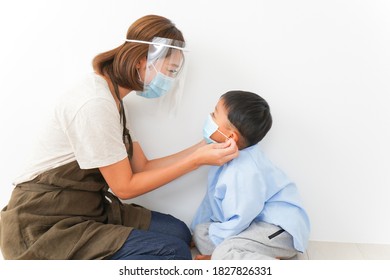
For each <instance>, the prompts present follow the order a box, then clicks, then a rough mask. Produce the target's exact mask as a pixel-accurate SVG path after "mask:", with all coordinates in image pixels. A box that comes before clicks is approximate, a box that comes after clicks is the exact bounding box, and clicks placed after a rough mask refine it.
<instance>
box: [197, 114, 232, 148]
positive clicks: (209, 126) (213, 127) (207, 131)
mask: <svg viewBox="0 0 390 280" xmlns="http://www.w3.org/2000/svg"><path fill="white" fill-rule="evenodd" d="M216 131H218V132H219V133H221V134H222V135H223V136H225V138H226V139H229V137H227V136H226V135H225V134H223V133H222V132H221V131H220V130H219V129H218V125H217V124H216V123H215V122H214V120H213V118H212V117H211V115H210V114H209V115H208V116H207V119H206V121H205V123H204V125H203V138H204V140H205V141H206V143H207V144H211V143H217V142H216V141H214V140H213V139H211V135H213V134H214V132H216Z"/></svg>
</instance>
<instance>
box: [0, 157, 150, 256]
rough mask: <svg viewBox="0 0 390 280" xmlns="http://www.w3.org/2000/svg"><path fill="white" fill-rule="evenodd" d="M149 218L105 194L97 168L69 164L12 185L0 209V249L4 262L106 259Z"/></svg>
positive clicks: (147, 213) (138, 208)
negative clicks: (5, 205)
mask: <svg viewBox="0 0 390 280" xmlns="http://www.w3.org/2000/svg"><path fill="white" fill-rule="evenodd" d="M150 219H151V212H150V210H148V209H145V208H143V207H141V206H138V205H135V204H124V203H122V202H121V201H120V200H119V199H118V198H117V197H116V196H115V195H114V194H112V193H111V192H109V191H108V186H107V184H106V182H105V181H104V179H103V176H102V175H101V173H100V172H99V170H98V169H97V168H96V169H87V170H82V169H80V167H79V165H78V164H77V162H76V161H74V162H71V163H68V164H66V165H64V166H60V167H57V168H55V169H52V170H50V171H47V172H45V173H43V174H41V175H39V176H38V177H36V178H35V179H34V180H32V181H29V182H25V183H22V184H19V185H17V186H16V187H15V189H14V190H13V192H12V196H11V199H10V201H9V203H8V205H7V207H5V208H4V209H3V210H2V211H1V220H0V246H1V250H2V253H3V256H4V258H5V259H39V260H45V259H60V260H63V259H79V260H80V259H105V258H109V257H110V256H111V255H113V254H114V253H115V252H116V251H117V250H119V248H120V247H121V246H122V245H123V243H124V242H125V240H126V238H127V237H128V235H129V234H130V232H131V230H132V229H133V228H137V229H148V228H149V224H150Z"/></svg>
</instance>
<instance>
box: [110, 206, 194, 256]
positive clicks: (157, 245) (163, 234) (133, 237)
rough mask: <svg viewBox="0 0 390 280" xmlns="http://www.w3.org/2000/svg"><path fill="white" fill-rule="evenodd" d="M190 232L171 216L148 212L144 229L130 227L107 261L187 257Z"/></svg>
mask: <svg viewBox="0 0 390 280" xmlns="http://www.w3.org/2000/svg"><path fill="white" fill-rule="evenodd" d="M190 241H191V232H190V230H189V229H188V227H187V225H186V224H185V223H184V222H182V221H180V220H179V219H176V218H175V217H173V216H171V215H166V214H162V213H159V212H154V211H152V220H151V222H150V226H149V229H148V230H138V229H133V230H132V231H131V233H130V234H129V236H128V237H127V239H126V241H125V243H124V244H123V246H122V247H121V248H120V249H119V250H118V251H117V252H116V253H115V254H114V255H112V256H111V258H110V259H111V260H191V259H192V256H191V251H190V247H189V245H190Z"/></svg>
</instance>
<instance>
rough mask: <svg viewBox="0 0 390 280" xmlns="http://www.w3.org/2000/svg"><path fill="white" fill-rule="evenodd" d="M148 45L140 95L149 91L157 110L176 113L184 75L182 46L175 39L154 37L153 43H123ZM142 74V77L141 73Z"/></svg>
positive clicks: (180, 42) (183, 49)
mask: <svg viewBox="0 0 390 280" xmlns="http://www.w3.org/2000/svg"><path fill="white" fill-rule="evenodd" d="M126 41H130V42H135V43H144V44H148V45H149V50H148V54H147V62H146V69H145V72H144V73H145V74H144V77H142V76H140V80H141V81H142V82H143V83H144V85H143V92H149V93H150V92H152V93H150V94H149V96H150V97H151V98H154V99H157V100H156V101H157V102H158V103H159V105H158V107H159V109H160V110H161V109H163V111H170V112H172V111H175V110H176V109H177V105H178V104H179V102H180V100H181V97H182V95H183V86H184V80H185V73H186V69H185V68H186V67H185V66H186V63H185V55H186V52H187V50H186V49H185V48H184V46H185V43H184V42H182V41H178V40H173V39H167V38H161V37H155V38H153V40H152V42H147V41H137V40H126ZM141 75H142V74H141Z"/></svg>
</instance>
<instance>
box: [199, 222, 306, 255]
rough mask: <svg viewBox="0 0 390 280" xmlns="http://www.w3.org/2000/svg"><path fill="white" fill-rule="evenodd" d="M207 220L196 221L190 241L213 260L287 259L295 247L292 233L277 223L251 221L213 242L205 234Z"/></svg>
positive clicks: (294, 253) (295, 251)
mask: <svg viewBox="0 0 390 280" xmlns="http://www.w3.org/2000/svg"><path fill="white" fill-rule="evenodd" d="M209 226H210V223H207V224H199V225H197V226H196V228H195V230H194V236H193V239H194V242H195V245H196V247H197V249H198V250H199V252H200V253H201V254H202V255H211V259H213V260H267V259H290V258H292V257H294V256H295V255H296V254H297V253H298V251H297V250H295V248H294V246H293V238H292V236H291V235H290V234H289V233H288V232H286V231H283V230H281V228H280V227H278V226H275V225H272V224H268V223H264V222H253V223H252V224H251V225H250V226H249V227H248V228H247V229H246V230H244V231H243V232H241V233H240V234H238V235H236V236H232V237H229V238H227V239H225V240H224V241H223V242H222V243H221V244H219V245H218V246H215V245H214V243H213V242H212V241H211V240H210V238H209V236H208V232H209Z"/></svg>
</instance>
